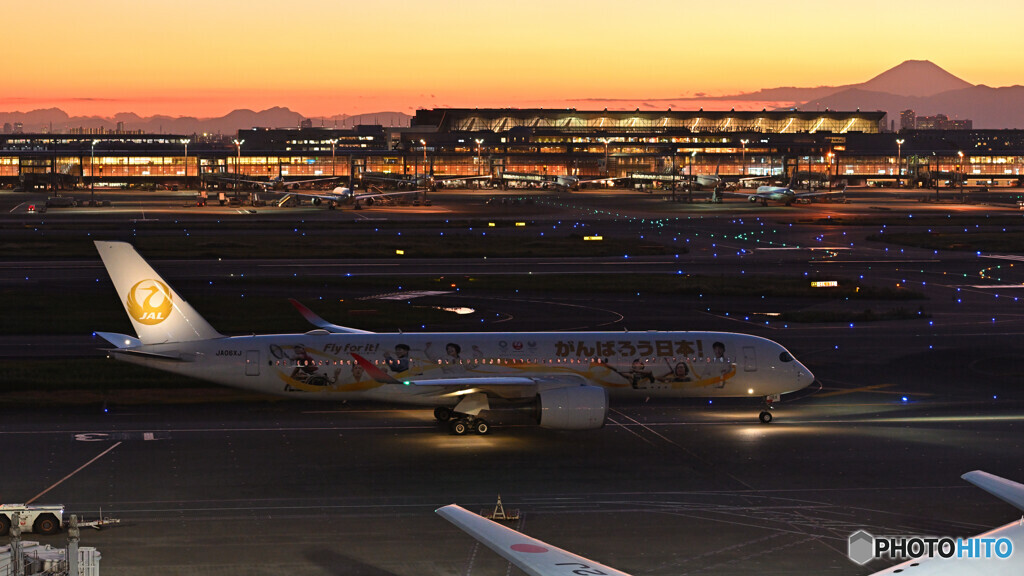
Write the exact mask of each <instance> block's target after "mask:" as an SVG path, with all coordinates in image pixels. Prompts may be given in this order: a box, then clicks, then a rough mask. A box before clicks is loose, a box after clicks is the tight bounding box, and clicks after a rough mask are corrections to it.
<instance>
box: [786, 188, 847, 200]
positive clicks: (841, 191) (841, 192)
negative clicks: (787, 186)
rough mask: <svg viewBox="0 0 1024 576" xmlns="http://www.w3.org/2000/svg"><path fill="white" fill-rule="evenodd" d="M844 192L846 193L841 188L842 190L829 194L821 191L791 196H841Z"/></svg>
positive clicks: (826, 191)
mask: <svg viewBox="0 0 1024 576" xmlns="http://www.w3.org/2000/svg"><path fill="white" fill-rule="evenodd" d="M844 192H846V189H845V188H843V189H842V190H832V191H831V192H830V191H828V190H821V191H816V192H796V193H794V194H793V195H794V196H796V197H797V198H813V197H815V196H838V195H840V194H843V193H844Z"/></svg>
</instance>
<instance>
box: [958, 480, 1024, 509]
mask: <svg viewBox="0 0 1024 576" xmlns="http://www.w3.org/2000/svg"><path fill="white" fill-rule="evenodd" d="M961 478H963V479H964V480H967V481H968V482H970V483H971V484H974V485H975V486H977V487H978V488H981V489H982V490H984V491H985V492H988V493H989V494H991V495H993V496H995V497H996V498H999V499H1000V500H1002V501H1003V502H1006V503H1007V504H1011V505H1013V506H1014V507H1016V508H1017V509H1018V510H1022V511H1024V484H1018V483H1017V482H1013V481H1011V480H1007V479H1006V478H1000V477H999V476H996V475H994V474H989V473H988V472H982V471H981V470H975V471H973V472H968V473H966V474H964V475H963V476H961Z"/></svg>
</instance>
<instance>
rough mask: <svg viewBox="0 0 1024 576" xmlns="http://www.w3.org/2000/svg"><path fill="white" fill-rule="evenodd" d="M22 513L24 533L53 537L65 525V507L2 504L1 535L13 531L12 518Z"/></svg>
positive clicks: (0, 507) (0, 510)
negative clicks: (16, 513) (15, 514)
mask: <svg viewBox="0 0 1024 576" xmlns="http://www.w3.org/2000/svg"><path fill="white" fill-rule="evenodd" d="M15 512H18V513H20V522H19V523H20V525H21V530H22V531H23V532H35V533H36V534H42V535H44V536H52V535H54V534H56V533H58V532H60V530H61V527H62V526H63V525H64V505H63V504H47V505H37V506H32V505H25V504H0V534H3V535H6V534H7V533H8V532H10V530H11V518H12V517H13V516H14V513H15Z"/></svg>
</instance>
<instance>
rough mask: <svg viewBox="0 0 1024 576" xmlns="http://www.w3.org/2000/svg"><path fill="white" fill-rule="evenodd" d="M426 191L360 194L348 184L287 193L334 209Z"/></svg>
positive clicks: (369, 203) (285, 199)
mask: <svg viewBox="0 0 1024 576" xmlns="http://www.w3.org/2000/svg"><path fill="white" fill-rule="evenodd" d="M425 192H426V190H399V191H397V192H365V193H361V194H360V193H357V192H355V191H354V190H352V189H351V188H348V187H347V186H336V187H335V188H334V190H331V191H330V192H299V191H297V190H289V191H288V192H286V194H287V195H291V196H298V197H302V198H310V199H311V200H312V202H313V204H314V205H320V204H324V205H326V206H327V208H328V209H329V210H334V209H335V208H337V207H338V206H340V205H342V204H352V205H353V206H354V207H355V208H356V209H359V203H360V202H365V203H366V205H367V206H372V205H373V203H374V201H376V200H378V199H383V198H390V197H393V196H409V195H415V194H423V193H425ZM287 199H288V197H287V196H285V197H283V198H282V199H281V202H282V203H284V202H286V201H287Z"/></svg>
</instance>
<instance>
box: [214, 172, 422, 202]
mask: <svg viewBox="0 0 1024 576" xmlns="http://www.w3.org/2000/svg"><path fill="white" fill-rule="evenodd" d="M213 178H214V179H215V180H218V181H221V182H225V183H229V184H237V183H243V184H249V185H253V186H259V187H261V188H262V189H263V190H264V191H265V192H274V193H279V194H284V196H282V197H281V199H280V200H279V201H278V202H279V203H280V204H281V205H284V204H285V203H287V201H288V200H289V198H291V197H300V198H309V199H310V200H311V201H312V202H313V204H314V205H320V204H323V205H325V206H327V208H328V209H330V210H333V209H334V208H336V207H338V206H340V205H342V204H352V205H353V206H355V207H356V208H358V207H359V203H360V202H365V203H366V204H367V205H368V206H369V205H372V204H373V203H374V201H375V200H377V199H380V198H387V197H391V196H407V195H410V194H423V193H424V192H425V190H423V189H420V190H400V191H398V192H366V193H362V194H360V193H356V192H355V191H354V190H352V189H351V188H348V187H347V186H336V187H335V188H334V189H333V190H331V191H330V192H313V191H309V192H303V191H301V190H300V189H299V187H300V186H301V185H303V184H312V183H315V182H332V181H337V180H341V179H342V178H343V177H342V176H330V177H327V178H310V179H306V180H285V179H284V177H282V176H278V177H277V178H274V179H272V180H246V179H231V178H227V177H222V176H215V177H213Z"/></svg>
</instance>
